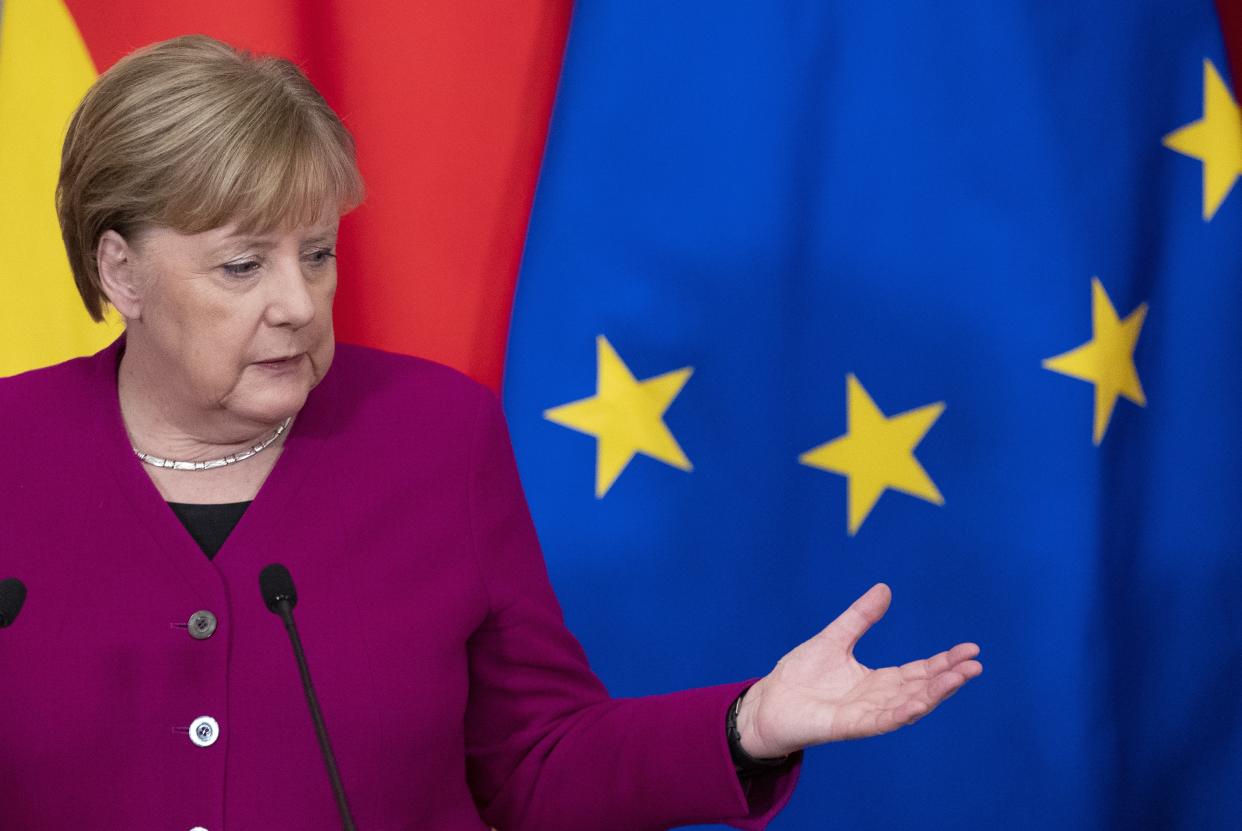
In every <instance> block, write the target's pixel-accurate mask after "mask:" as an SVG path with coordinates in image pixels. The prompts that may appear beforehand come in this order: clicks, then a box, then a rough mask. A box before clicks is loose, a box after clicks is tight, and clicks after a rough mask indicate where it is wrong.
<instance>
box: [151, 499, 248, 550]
mask: <svg viewBox="0 0 1242 831" xmlns="http://www.w3.org/2000/svg"><path fill="white" fill-rule="evenodd" d="M249 506H250V503H249V502H229V503H225V504H223V505H193V504H190V503H187V502H169V503H168V507H170V508H172V509H173V513H175V514H176V515H177V519H179V520H181V524H182V525H184V526H185V530H187V531H189V532H190V536H191V537H193V538H194V541H195V542H196V543H198V547H199V548H201V549H203V553H204V554H206V555H207V559H209V560H210V559H211V558H212V557H215V556H216V552H217V551H219V550H220V546H222V545H224V541H225V540H226V539H228V536H229V534H230V533H232V531H233V528H234V527H235V526H236V525H237V523H238V521H239V520H241V518H242V514H244V513H245V512H246V508H248V507H249Z"/></svg>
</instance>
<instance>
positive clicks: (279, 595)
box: [259, 563, 298, 614]
mask: <svg viewBox="0 0 1242 831" xmlns="http://www.w3.org/2000/svg"><path fill="white" fill-rule="evenodd" d="M259 591H260V592H261V593H262V594H263V602H264V603H266V604H267V608H269V609H271V610H272V611H273V612H276V613H277V614H279V613H280V608H279V607H280V604H281V603H283V602H288V604H289V608H290V609H292V608H293V607H294V606H296V605H298V591H297V589H295V588H294V587H293V577H292V576H291V575H290V574H289V569H287V568H285V567H284V566H282V565H281V564H280V563H272V564H271V565H270V566H268V567H267V568H265V569H263V571H261V572H259Z"/></svg>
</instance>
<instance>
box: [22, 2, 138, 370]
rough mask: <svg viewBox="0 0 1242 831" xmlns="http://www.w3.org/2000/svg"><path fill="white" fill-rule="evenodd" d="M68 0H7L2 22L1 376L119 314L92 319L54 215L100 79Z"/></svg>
mask: <svg viewBox="0 0 1242 831" xmlns="http://www.w3.org/2000/svg"><path fill="white" fill-rule="evenodd" d="M95 77H96V72H95V67H94V65H93V64H92V62H91V58H90V55H89V54H88V53H87V51H86V45H85V44H84V43H83V42H82V36H81V34H80V33H79V32H78V29H77V26H76V25H75V24H74V22H73V18H72V17H71V16H70V14H69V11H68V9H66V8H65V5H64V3H63V2H61V0H6V2H5V3H4V21H3V25H2V26H0V376H4V375H14V374H16V373H18V372H22V371H25V370H27V369H33V368H35V367H39V366H47V365H48V364H54V363H58V362H60V361H63V360H66V359H68V358H72V357H75V356H77V355H85V354H90V353H92V352H94V351H96V350H98V349H99V348H101V347H102V346H104V345H106V344H107V343H108V342H109V341H111V340H112V339H113V338H115V337H116V335H117V334H118V333H119V332H120V330H121V326H120V322H119V320H116V319H115V318H114V319H112V320H111V321H109V322H108V323H105V324H96V323H92V322H91V319H90V317H88V316H87V314H86V311H85V309H83V307H82V301H81V299H80V298H79V297H78V293H77V290H76V288H75V287H74V285H73V277H72V274H71V272H70V271H69V262H68V260H67V258H66V257H65V249H64V245H63V243H62V242H61V239H60V226H59V225H58V224H57V222H56V207H55V190H56V176H57V172H58V171H59V169H60V147H61V143H62V142H63V140H64V134H65V128H66V127H67V126H68V124H69V117H70V116H71V115H72V114H73V109H74V107H76V106H77V104H78V101H80V100H81V98H82V95H83V94H84V93H85V92H86V90H87V88H88V87H89V86H90V85H91V83H92V82H93V81H94V80H95Z"/></svg>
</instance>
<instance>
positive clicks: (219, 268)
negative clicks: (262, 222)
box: [130, 211, 339, 424]
mask: <svg viewBox="0 0 1242 831" xmlns="http://www.w3.org/2000/svg"><path fill="white" fill-rule="evenodd" d="M323 216H324V218H323V219H322V220H321V221H320V222H317V223H315V224H313V225H309V226H304V227H298V228H292V229H288V230H284V231H278V232H274V233H271V234H268V235H266V236H260V237H247V236H242V235H238V234H237V233H235V226H234V225H231V224H230V225H226V226H224V227H221V228H216V229H213V230H210V231H205V232H203V233H201V234H181V233H178V232H177V231H173V230H171V229H168V228H158V227H157V228H152V229H149V230H147V231H145V232H144V233H143V234H142V235H141V237H140V238H139V240H137V245H136V246H134V247H132V248H131V250H130V253H131V256H132V257H133V260H134V262H133V266H134V269H135V277H136V280H135V283H136V285H137V286H139V293H140V302H141V307H140V319H139V320H138V321H130V329H131V336H130V343H131V344H133V345H134V346H137V345H138V343H139V342H140V343H141V347H140V348H142V349H143V350H144V353H145V354H144V355H143V356H142V359H141V362H142V363H143V364H144V365H145V366H146V367H147V368H148V369H150V370H153V371H155V373H156V374H157V376H158V381H159V384H160V386H161V387H163V391H164V392H165V393H166V394H168V393H171V394H175V395H176V396H177V399H178V400H177V402H176V403H177V404H181V405H188V406H189V407H190V408H192V409H198V410H202V411H209V410H225V411H227V412H228V414H229V415H230V416H232V417H233V418H236V419H240V420H246V421H254V422H260V423H262V424H274V423H276V422H279V421H281V420H283V419H284V418H285V417H287V416H290V415H293V414H295V413H296V412H297V411H298V410H299V409H301V407H302V405H303V403H304V402H305V401H306V396H307V394H308V393H309V392H310V391H311V389H312V388H313V387H314V386H315V385H316V384H318V383H319V380H320V379H321V378H323V376H324V373H326V372H327V371H328V366H329V365H330V364H331V363H332V355H333V350H334V346H335V343H334V338H333V332H332V298H333V295H334V294H335V292H336V261H335V250H336V235H337V227H338V224H339V216H338V214H337V213H336V211H326V212H325V214H324V215H323ZM136 327H140V328H141V332H138V331H134V330H135V328H136ZM170 403H171V402H170Z"/></svg>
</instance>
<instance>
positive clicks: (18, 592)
mask: <svg viewBox="0 0 1242 831" xmlns="http://www.w3.org/2000/svg"><path fill="white" fill-rule="evenodd" d="M25 602H26V584H25V583H23V582H22V581H21V580H18V579H17V578H16V577H7V578H5V579H4V580H0V629H3V628H4V627H6V626H12V625H13V621H15V620H17V613H18V612H20V611H21V610H22V604H23V603H25Z"/></svg>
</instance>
